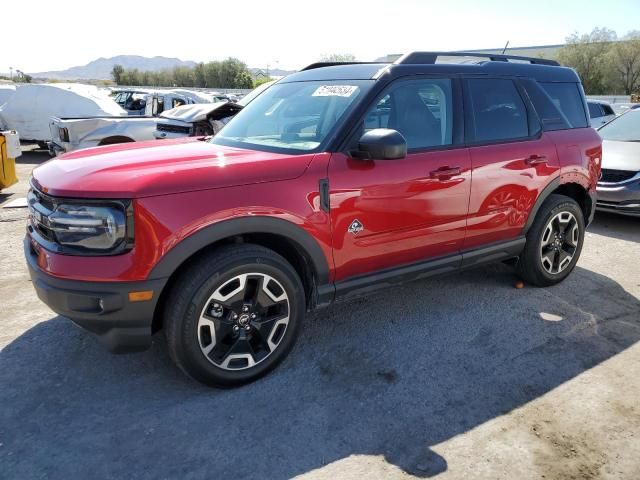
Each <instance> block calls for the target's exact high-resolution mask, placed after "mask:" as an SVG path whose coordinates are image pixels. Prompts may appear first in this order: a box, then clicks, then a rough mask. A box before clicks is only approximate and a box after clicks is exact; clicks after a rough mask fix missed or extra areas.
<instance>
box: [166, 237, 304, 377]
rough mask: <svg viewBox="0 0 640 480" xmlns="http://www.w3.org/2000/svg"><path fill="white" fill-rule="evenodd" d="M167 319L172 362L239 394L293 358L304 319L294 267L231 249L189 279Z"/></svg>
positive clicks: (169, 305)
mask: <svg viewBox="0 0 640 480" xmlns="http://www.w3.org/2000/svg"><path fill="white" fill-rule="evenodd" d="M165 305H166V309H165V312H164V322H165V334H166V337H167V345H168V348H169V354H170V355H171V357H172V358H173V360H174V361H175V363H176V364H177V365H178V366H179V367H180V368H181V369H182V370H183V371H185V372H186V373H187V374H188V375H190V376H191V377H193V378H195V379H196V380H198V381H200V382H202V383H205V384H208V385H215V386H237V385H241V384H244V383H248V382H251V381H253V380H255V379H257V378H259V377H261V376H262V375H264V374H266V373H267V372H269V371H270V370H272V369H273V368H275V367H276V366H277V365H278V363H280V362H281V361H282V360H283V359H284V358H285V357H286V355H287V354H288V352H289V351H290V350H291V347H292V346H293V344H294V342H295V339H296V337H297V335H298V331H299V327H300V324H301V323H302V317H303V315H304V293H303V288H302V284H301V282H300V279H299V277H298V275H297V273H296V271H295V270H294V269H293V267H292V266H291V265H290V264H289V263H288V262H287V261H286V260H285V259H284V258H282V257H281V256H280V255H278V254H277V253H275V252H273V251H272V250H269V249H266V248H263V247H260V246H257V245H246V244H245V245H235V246H227V247H223V248H221V249H220V250H218V251H215V252H213V253H209V254H206V256H205V257H204V258H202V259H199V261H198V262H197V263H194V264H193V265H192V266H191V267H189V268H187V269H186V270H185V271H183V272H182V273H181V275H180V277H179V278H178V280H177V281H176V283H175V284H174V285H173V287H172V290H171V292H170V294H169V297H168V299H167V302H166V304H165Z"/></svg>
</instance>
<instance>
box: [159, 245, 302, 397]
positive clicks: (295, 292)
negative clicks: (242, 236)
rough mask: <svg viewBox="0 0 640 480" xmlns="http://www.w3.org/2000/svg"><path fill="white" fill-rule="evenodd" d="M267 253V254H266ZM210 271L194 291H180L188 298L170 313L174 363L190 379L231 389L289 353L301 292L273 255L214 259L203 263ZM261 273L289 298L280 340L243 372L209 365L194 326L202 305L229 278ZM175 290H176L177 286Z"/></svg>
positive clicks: (296, 280)
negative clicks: (287, 311) (276, 282)
mask: <svg viewBox="0 0 640 480" xmlns="http://www.w3.org/2000/svg"><path fill="white" fill-rule="evenodd" d="M267 252H268V251H267ZM207 263H208V264H209V265H210V266H211V267H212V268H213V270H211V271H213V272H216V273H214V274H213V275H208V276H207V275H206V274H203V275H202V276H203V278H202V281H201V282H200V284H199V286H198V287H197V288H195V291H193V290H192V291H190V292H187V291H183V292H181V294H183V295H187V296H189V297H190V298H189V301H188V302H184V307H183V308H182V309H179V310H178V311H172V312H171V317H172V318H171V319H170V321H173V322H178V325H176V328H174V329H172V330H173V332H172V334H173V335H176V337H177V338H175V339H172V340H173V341H174V345H175V355H176V356H177V357H178V358H176V360H177V363H178V364H179V365H180V367H181V368H182V369H183V370H184V371H185V372H186V373H187V374H189V375H190V376H191V377H193V378H195V379H196V380H198V381H200V382H202V383H206V384H209V385H215V386H221V387H225V386H235V385H241V384H244V383H247V382H250V381H253V380H255V379H257V378H260V377H261V376H263V375H265V374H266V373H268V372H269V371H271V370H272V369H273V368H275V367H276V366H277V365H278V364H279V363H280V362H281V361H282V360H284V358H285V357H286V355H287V354H288V353H289V351H290V350H291V348H292V347H293V345H294V343H295V340H296V338H297V336H298V333H299V329H300V326H301V323H302V318H303V316H304V311H305V306H304V293H303V290H302V285H301V282H300V279H299V277H298V275H297V273H296V272H295V270H294V269H293V268H292V267H291V266H290V265H289V263H287V262H286V261H285V260H284V259H283V258H282V257H280V256H279V255H277V254H275V253H273V255H261V256H260V257H258V258H256V255H251V254H247V256H246V257H244V258H242V257H236V258H233V259H232V260H225V259H224V258H221V257H219V258H217V259H214V260H213V261H211V262H207ZM251 272H256V273H264V274H267V275H269V276H271V277H273V278H274V279H275V280H277V281H278V282H279V283H280V284H281V285H282V287H283V288H284V289H285V291H286V292H287V295H288V297H289V323H288V325H287V329H286V331H285V334H284V337H283V338H282V340H281V341H280V343H279V344H278V347H277V348H276V350H275V351H274V352H273V353H271V354H270V355H269V357H268V358H266V359H264V360H263V361H262V362H260V363H259V364H257V365H255V366H254V367H251V368H247V369H245V370H236V371H229V370H225V369H222V368H220V367H217V366H216V365H214V364H213V363H211V362H210V361H209V360H208V359H207V358H206V357H205V355H204V353H203V352H202V351H201V349H200V344H199V341H198V332H197V328H198V327H197V325H198V320H199V318H200V313H201V312H202V309H203V308H204V306H205V302H206V301H207V300H208V299H209V298H210V297H211V295H212V294H213V292H214V291H215V290H216V289H217V288H219V287H220V285H223V284H224V283H225V282H227V281H228V280H230V279H232V278H233V277H235V276H237V275H240V274H243V273H251ZM178 288H179V287H178Z"/></svg>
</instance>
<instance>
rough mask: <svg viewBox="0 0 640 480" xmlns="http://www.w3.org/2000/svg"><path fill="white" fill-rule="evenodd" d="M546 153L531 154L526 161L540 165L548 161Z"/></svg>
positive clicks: (529, 163) (528, 163)
mask: <svg viewBox="0 0 640 480" xmlns="http://www.w3.org/2000/svg"><path fill="white" fill-rule="evenodd" d="M547 162H548V160H547V157H546V155H531V156H530V157H527V158H525V159H524V163H526V164H527V165H540V164H541V163H547Z"/></svg>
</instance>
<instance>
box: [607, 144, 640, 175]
mask: <svg viewBox="0 0 640 480" xmlns="http://www.w3.org/2000/svg"><path fill="white" fill-rule="evenodd" d="M602 168H607V169H610V170H630V171H634V172H637V171H640V142H619V141H617V140H603V141H602Z"/></svg>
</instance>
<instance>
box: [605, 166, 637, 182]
mask: <svg viewBox="0 0 640 480" xmlns="http://www.w3.org/2000/svg"><path fill="white" fill-rule="evenodd" d="M637 173H638V172H632V171H631V170H610V169H608V168H603V169H602V177H601V178H600V181H601V182H607V183H620V182H624V181H625V180H629V179H630V178H633V177H634V176H635V175H636V174H637Z"/></svg>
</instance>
